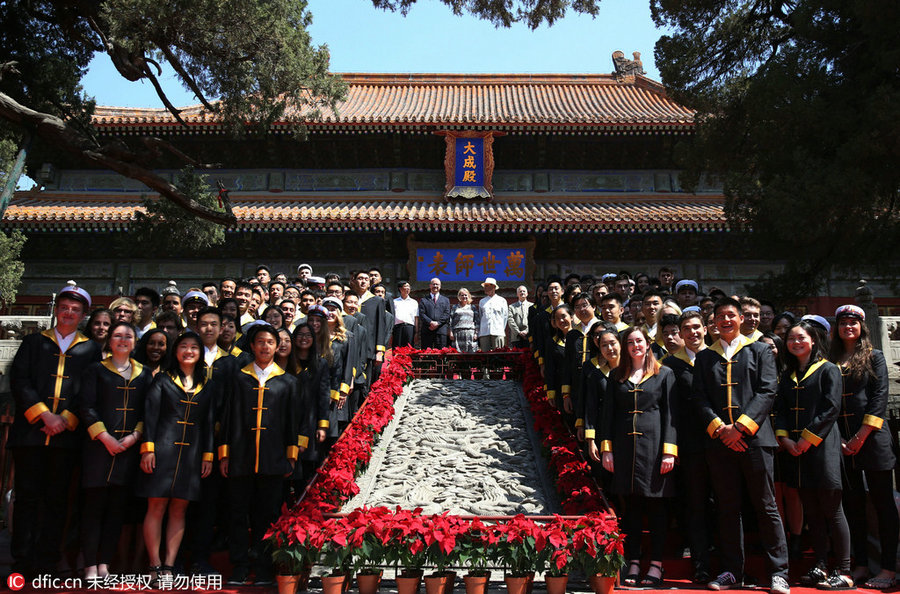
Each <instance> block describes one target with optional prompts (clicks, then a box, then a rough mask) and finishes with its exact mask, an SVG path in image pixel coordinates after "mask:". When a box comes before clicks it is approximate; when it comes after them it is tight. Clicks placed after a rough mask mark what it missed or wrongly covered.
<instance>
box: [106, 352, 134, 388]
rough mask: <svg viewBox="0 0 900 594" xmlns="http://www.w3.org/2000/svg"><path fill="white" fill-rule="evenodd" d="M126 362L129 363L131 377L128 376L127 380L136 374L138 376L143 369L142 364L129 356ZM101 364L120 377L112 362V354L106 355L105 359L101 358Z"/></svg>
mask: <svg viewBox="0 0 900 594" xmlns="http://www.w3.org/2000/svg"><path fill="white" fill-rule="evenodd" d="M128 362H129V363H131V377H130V378H128V381H129V382H130V381H131V380H133V379H134V378H136V377H137V376H139V375H140V374H141V372H142V371H143V370H144V366H143V365H141V364H140V363H138V362H137V361H135V360H134V359H131V358H129V359H128ZM103 366H104V367H106V368H107V369H109V370H110V371H112V372H113V373H115V374H116V375H118V376H119V377H122V375H121V374H120V373H119V370H118V369H116V365H115V363H113V360H112V355H110V356H109V357H107V358H106V359H104V360H103Z"/></svg>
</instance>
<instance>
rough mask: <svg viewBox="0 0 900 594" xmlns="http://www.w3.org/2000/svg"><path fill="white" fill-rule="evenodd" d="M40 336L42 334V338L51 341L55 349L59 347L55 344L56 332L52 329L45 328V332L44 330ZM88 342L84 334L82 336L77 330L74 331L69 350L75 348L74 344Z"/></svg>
mask: <svg viewBox="0 0 900 594" xmlns="http://www.w3.org/2000/svg"><path fill="white" fill-rule="evenodd" d="M41 334H43V335H44V336H46V337H47V338H49V339H50V340H52V341H53V344H55V345H56V346H57V347H59V343H58V342H56V330H55V329H54V328H47V329H46V330H44V331H43V332H41ZM88 340H90V339H89V338H88V337H87V336H85V335H84V334H82V333H81V332H79V331H78V330H76V331H75V338H73V339H72V343H71V344H69V348H72V347H73V346H75V345H76V344H78V343H81V342H85V341H88Z"/></svg>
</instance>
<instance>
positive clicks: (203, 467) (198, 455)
mask: <svg viewBox="0 0 900 594" xmlns="http://www.w3.org/2000/svg"><path fill="white" fill-rule="evenodd" d="M171 352H172V358H171V360H170V364H169V368H168V369H167V370H166V372H165V373H160V374H158V375H157V376H156V378H155V379H154V380H153V384H152V385H151V386H150V389H149V390H148V391H147V396H146V398H145V399H144V443H143V445H141V470H142V471H143V472H144V473H143V474H142V475H140V476H139V478H138V484H137V489H136V491H137V494H138V495H139V496H140V497H147V498H148V501H147V516H146V518H144V542H145V543H146V545H147V554H148V556H149V557H150V572H151V575H152V576H153V578H154V579H155V578H157V577H158V576H159V574H160V572H166V573H171V571H172V565H173V564H174V563H175V557H176V555H177V554H178V549H179V547H180V546H181V539H182V537H183V536H184V516H185V511H186V510H187V505H188V502H189V501H196V500H198V499H199V498H200V479H201V478H204V477H206V476H209V473H210V471H211V470H212V463H213V407H212V398H213V394H212V391H210V390H204V387H205V385H206V384H205V382H206V369H205V367H204V365H202V361H203V355H202V353H203V344H202V343H201V342H200V337H198V336H197V335H196V334H194V333H193V332H186V333H185V334H182V335H181V336H179V337H178V338H177V339H176V340H175V343H174V344H173V345H172V351H171ZM166 511H168V523H167V525H166V563H165V564H161V562H160V542H161V540H162V524H163V516H164V515H165V514H166Z"/></svg>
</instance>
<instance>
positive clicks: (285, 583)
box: [264, 508, 325, 594]
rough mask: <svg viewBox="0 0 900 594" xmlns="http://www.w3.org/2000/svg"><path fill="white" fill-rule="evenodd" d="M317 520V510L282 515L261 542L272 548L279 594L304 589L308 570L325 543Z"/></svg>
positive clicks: (299, 509)
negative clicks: (263, 541)
mask: <svg viewBox="0 0 900 594" xmlns="http://www.w3.org/2000/svg"><path fill="white" fill-rule="evenodd" d="M321 521H322V516H321V514H320V513H318V511H317V510H314V509H313V510H307V509H305V508H298V509H297V510H294V511H293V512H291V513H285V514H283V515H282V516H281V517H280V518H279V519H278V521H276V522H275V523H274V524H273V525H272V527H271V528H270V529H269V531H268V532H267V533H266V535H265V537H264V540H266V541H267V542H268V543H269V545H270V546H271V547H272V562H273V564H274V565H275V573H276V580H277V582H278V590H279V594H294V592H296V591H297V590H301V591H303V590H306V589H308V584H309V571H310V568H311V567H312V566H313V564H315V562H316V560H317V559H318V558H319V554H320V552H321V549H322V545H323V544H324V541H325V533H324V532H323V531H322V530H321V529H320V523H321Z"/></svg>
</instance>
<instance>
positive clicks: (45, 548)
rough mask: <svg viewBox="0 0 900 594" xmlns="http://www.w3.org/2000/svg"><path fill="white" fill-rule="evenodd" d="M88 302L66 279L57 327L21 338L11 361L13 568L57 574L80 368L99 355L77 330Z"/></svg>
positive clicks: (74, 454) (75, 445)
mask: <svg viewBox="0 0 900 594" xmlns="http://www.w3.org/2000/svg"><path fill="white" fill-rule="evenodd" d="M90 307H91V297H90V295H89V294H88V292H87V291H85V290H84V289H82V288H80V287H76V286H67V287H66V288H65V289H63V290H61V291H60V292H59V294H58V295H57V300H56V309H55V316H56V326H55V328H52V329H50V330H45V331H43V332H41V333H40V334H30V335H28V336H26V337H25V338H24V339H23V340H22V344H21V345H20V346H19V350H18V351H17V352H16V356H15V358H14V359H13V362H12V367H11V368H10V385H11V388H12V394H13V398H14V399H15V403H16V415H15V419H14V421H13V424H12V428H11V429H10V432H9V442H8V447H9V449H11V450H12V454H13V460H14V463H15V472H16V479H15V491H16V505H15V507H14V508H13V510H14V511H13V525H14V526H15V529H14V531H13V535H12V556H13V563H14V565H13V570H14V571H16V572H18V573H21V574H23V575H25V576H26V577H29V576H33V575H35V574H36V573H39V574H43V573H50V574H52V573H55V572H56V566H57V564H58V563H59V559H60V545H61V544H62V543H61V541H62V535H63V528H64V526H65V520H66V511H67V508H68V501H67V495H68V493H69V482H70V480H71V478H72V471H73V469H74V468H75V465H76V462H77V460H78V451H79V445H80V437H81V435H80V434H79V433H76V432H75V429H76V427H77V426H78V417H77V416H76V412H77V410H78V403H77V401H76V394H78V390H79V386H80V383H81V374H82V373H83V372H84V370H85V369H86V368H87V367H88V366H89V365H90V364H91V363H94V362H95V361H99V360H100V346H99V345H98V344H97V343H96V342H94V341H92V340H90V339H88V337H87V336H85V335H84V334H82V333H81V332H79V331H78V324H80V323H81V321H82V319H84V315H85V313H86V312H87V310H88V309H90Z"/></svg>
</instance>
